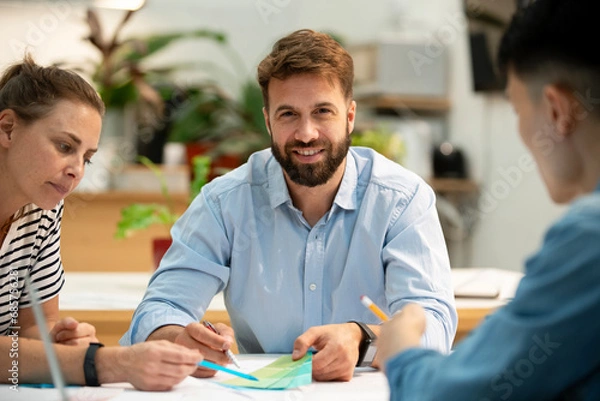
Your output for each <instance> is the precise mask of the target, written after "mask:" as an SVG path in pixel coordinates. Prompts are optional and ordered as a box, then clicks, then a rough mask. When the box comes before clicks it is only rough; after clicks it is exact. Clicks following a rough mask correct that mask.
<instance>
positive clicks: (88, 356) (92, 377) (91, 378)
mask: <svg viewBox="0 0 600 401" xmlns="http://www.w3.org/2000/svg"><path fill="white" fill-rule="evenodd" d="M101 347H104V344H102V343H90V344H89V347H88V349H87V351H86V352H85V357H84V358H83V375H84V377H85V385H86V386H93V387H98V386H99V385H100V382H98V372H97V371H96V351H98V348H101Z"/></svg>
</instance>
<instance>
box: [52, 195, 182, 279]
mask: <svg viewBox="0 0 600 401" xmlns="http://www.w3.org/2000/svg"><path fill="white" fill-rule="evenodd" d="M173 201H174V203H175V209H176V210H177V211H178V212H181V213H183V212H184V211H185V209H186V208H187V206H188V202H189V200H188V195H187V194H177V195H173ZM134 202H140V203H152V202H156V203H163V202H164V199H163V198H162V196H161V195H160V194H158V193H132V192H120V191H114V192H104V193H73V194H71V195H69V197H67V199H66V200H65V211H64V213H63V220H62V237H61V252H62V259H63V265H64V268H65V270H66V271H86V272H94V271H96V272H112V271H128V272H129V271H131V272H136V271H149V270H151V269H152V251H151V242H152V239H153V238H156V237H168V236H169V232H168V229H167V228H166V227H164V226H154V227H150V228H149V229H147V230H143V231H140V232H136V233H135V234H134V235H133V236H132V237H131V238H127V239H123V240H117V239H115V238H114V233H115V231H116V227H117V222H118V221H119V220H120V218H121V209H122V208H123V207H125V206H128V205H130V204H131V203H134Z"/></svg>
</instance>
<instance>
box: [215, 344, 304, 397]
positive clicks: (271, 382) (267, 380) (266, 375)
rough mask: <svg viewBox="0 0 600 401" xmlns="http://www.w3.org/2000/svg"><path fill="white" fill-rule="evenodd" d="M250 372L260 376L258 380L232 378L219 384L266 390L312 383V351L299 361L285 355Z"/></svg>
mask: <svg viewBox="0 0 600 401" xmlns="http://www.w3.org/2000/svg"><path fill="white" fill-rule="evenodd" d="M250 374H251V375H252V376H255V377H256V378H258V382H254V381H250V380H245V379H230V380H226V381H222V382H220V383H219V384H222V385H224V386H227V387H236V388H242V387H243V388H255V389H266V390H285V389H288V388H294V387H299V386H304V385H306V384H310V383H312V353H310V352H309V353H307V354H306V355H304V357H303V358H300V359H299V360H297V361H292V356H291V355H284V356H282V357H280V358H277V359H276V360H275V361H273V362H272V363H270V364H269V365H267V366H265V367H264V368H260V369H258V370H255V371H254V372H251V373H250Z"/></svg>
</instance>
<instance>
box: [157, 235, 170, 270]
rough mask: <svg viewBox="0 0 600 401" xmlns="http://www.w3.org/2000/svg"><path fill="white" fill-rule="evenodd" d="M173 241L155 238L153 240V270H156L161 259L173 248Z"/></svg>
mask: <svg viewBox="0 0 600 401" xmlns="http://www.w3.org/2000/svg"><path fill="white" fill-rule="evenodd" d="M172 242H173V240H172V239H171V238H155V239H153V240H152V262H153V267H152V270H156V269H157V268H158V265H159V264H160V261H161V259H162V258H163V256H164V255H165V253H166V252H167V249H169V247H170V246H171V243H172Z"/></svg>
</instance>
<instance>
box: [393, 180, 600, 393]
mask: <svg viewBox="0 0 600 401" xmlns="http://www.w3.org/2000/svg"><path fill="white" fill-rule="evenodd" d="M599 245H600V184H599V185H598V187H597V188H596V190H595V192H593V193H592V194H589V195H586V196H584V197H581V198H580V199H578V200H576V201H575V202H574V203H573V204H572V205H571V207H570V208H569V210H568V211H567V213H566V214H565V216H563V217H562V218H561V219H560V220H559V221H558V222H557V223H555V224H554V225H553V226H552V227H551V228H550V230H549V231H548V232H547V234H546V236H545V238H544V243H543V245H542V248H541V249H540V250H539V252H538V253H537V254H535V255H534V256H533V257H531V258H529V259H528V261H527V263H526V267H525V273H526V274H525V277H524V278H523V279H522V280H521V282H520V284H519V287H518V289H517V292H516V294H515V297H514V299H513V300H512V302H511V303H509V304H508V305H507V306H505V307H504V308H502V309H500V310H499V311H497V312H496V313H494V314H493V315H492V316H490V317H489V318H488V319H486V320H485V321H484V323H483V324H482V325H481V326H480V327H479V328H477V329H476V330H475V331H473V332H472V333H471V335H470V336H469V337H467V338H466V339H465V340H463V341H462V342H461V343H460V344H459V345H458V346H457V347H456V349H455V350H454V352H453V353H452V354H451V355H450V356H443V355H441V354H439V353H437V352H434V351H431V350H424V349H416V348H414V349H409V350H406V351H404V352H402V353H400V354H398V355H397V356H395V357H393V358H390V359H389V360H388V361H387V363H386V374H387V376H388V380H389V383H390V390H391V391H390V392H391V400H392V401H395V400H402V401H409V400H419V401H427V400H446V401H454V400H456V401H464V400H475V401H490V400H509V401H516V400H559V399H560V400H563V399H564V400H567V399H568V400H590V401H592V400H600V348H599V347H598V338H599V337H600V319H598V311H599V310H600V246H599Z"/></svg>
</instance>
